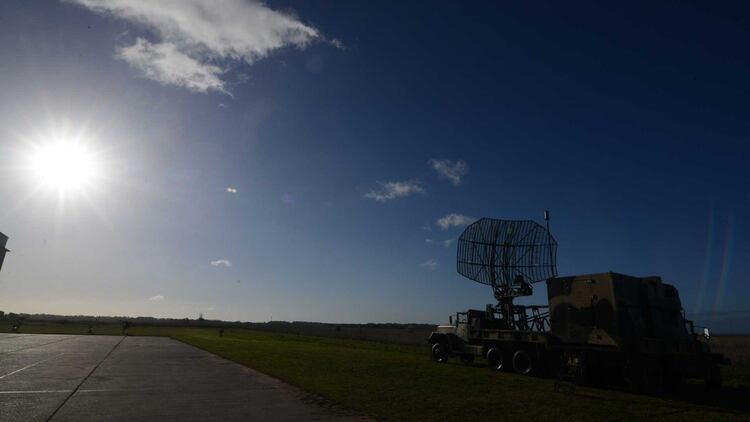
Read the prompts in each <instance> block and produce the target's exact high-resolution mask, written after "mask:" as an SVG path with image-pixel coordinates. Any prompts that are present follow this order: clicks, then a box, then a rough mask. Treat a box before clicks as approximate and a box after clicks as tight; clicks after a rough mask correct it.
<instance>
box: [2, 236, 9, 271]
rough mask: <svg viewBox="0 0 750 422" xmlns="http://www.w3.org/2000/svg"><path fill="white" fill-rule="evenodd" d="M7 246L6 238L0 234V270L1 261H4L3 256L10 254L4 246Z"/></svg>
mask: <svg viewBox="0 0 750 422" xmlns="http://www.w3.org/2000/svg"><path fill="white" fill-rule="evenodd" d="M7 244H8V236H6V235H4V234H3V233H0V269H2V268H3V261H5V254H6V253H8V252H10V250H9V249H8V248H6V247H5V245H7Z"/></svg>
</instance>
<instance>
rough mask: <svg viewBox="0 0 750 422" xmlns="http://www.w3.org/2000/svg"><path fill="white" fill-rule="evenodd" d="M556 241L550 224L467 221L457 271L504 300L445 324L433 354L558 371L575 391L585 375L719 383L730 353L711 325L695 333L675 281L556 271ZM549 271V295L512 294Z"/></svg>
mask: <svg viewBox="0 0 750 422" xmlns="http://www.w3.org/2000/svg"><path fill="white" fill-rule="evenodd" d="M545 220H547V221H548V220H549V214H548V213H547V212H545ZM556 251H557V243H556V242H555V240H554V239H553V237H552V235H551V234H550V232H549V224H547V227H546V228H545V227H543V226H542V225H540V224H537V223H535V222H533V221H529V220H523V221H514V220H496V219H490V218H482V219H480V220H477V221H476V222H474V223H472V224H471V225H469V226H468V227H467V228H466V230H465V231H464V233H463V234H462V235H461V237H460V238H459V241H458V254H457V269H458V273H459V274H461V275H463V276H465V277H467V278H469V279H471V280H474V281H476V282H478V283H482V284H486V285H488V286H490V287H491V288H492V291H493V295H494V297H495V299H496V300H497V304H495V305H493V304H490V305H487V307H486V309H485V310H475V309H470V310H468V311H466V312H458V313H457V314H456V319H455V321H453V318H452V317H451V318H450V321H451V324H450V325H441V326H439V327H438V329H437V331H436V332H433V333H432V334H431V335H430V337H429V340H428V342H429V343H430V344H431V347H432V358H433V360H435V361H437V362H445V361H447V360H448V358H450V357H459V358H461V359H463V360H464V361H466V362H472V361H473V360H474V358H475V357H484V358H486V359H487V363H488V365H489V367H490V368H492V369H495V370H507V369H511V370H513V371H515V372H517V373H520V374H533V373H536V374H549V375H554V374H557V375H558V377H559V382H558V384H557V385H558V386H559V387H566V388H569V389H570V391H573V390H574V388H575V384H576V383H577V382H579V381H586V382H597V383H600V382H604V383H611V382H612V381H616V382H618V383H619V382H622V383H625V384H626V385H628V386H629V387H631V388H632V389H634V390H637V391H651V392H659V391H662V390H664V389H665V388H670V387H675V386H677V385H679V384H681V383H682V382H683V381H684V380H685V379H686V378H700V379H703V380H705V382H706V385H708V386H709V387H714V388H716V387H719V386H720V385H721V372H720V371H719V367H718V365H719V364H721V363H728V361H727V360H726V359H725V358H724V357H723V356H721V355H719V354H716V353H711V350H710V347H709V342H708V340H709V335H708V332H707V330H706V331H705V333H704V334H702V335H699V334H696V333H695V331H694V326H693V322H692V321H689V320H687V319H685V317H684V312H683V309H682V305H681V302H680V297H679V293H678V291H677V289H676V288H675V287H674V286H672V285H669V284H666V283H663V282H662V280H661V278H659V277H631V276H626V275H623V274H618V273H613V272H608V273H600V274H588V275H578V276H572V277H558V276H557V268H556V261H555V254H556ZM541 281H545V282H546V283H547V298H548V305H538V306H520V305H515V304H513V299H514V298H516V297H520V296H528V295H531V293H532V285H533V284H534V283H538V282H541Z"/></svg>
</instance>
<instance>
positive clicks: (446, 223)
mask: <svg viewBox="0 0 750 422" xmlns="http://www.w3.org/2000/svg"><path fill="white" fill-rule="evenodd" d="M474 220H476V218H474V217H469V216H468V215H463V214H456V213H452V214H448V215H446V216H445V217H440V218H439V219H438V220H437V221H436V222H435V224H436V225H437V226H438V227H440V228H441V229H442V230H448V229H449V228H451V227H464V226H468V225H469V224H471V223H473V222H474Z"/></svg>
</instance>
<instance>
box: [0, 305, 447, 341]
mask: <svg viewBox="0 0 750 422" xmlns="http://www.w3.org/2000/svg"><path fill="white" fill-rule="evenodd" d="M0 321H7V322H12V323H16V324H21V325H22V324H23V323H24V322H54V323H58V324H67V323H70V324H84V325H101V324H127V325H128V326H129V327H132V326H138V325H140V326H168V327H215V328H244V329H250V330H259V331H274V332H283V333H293V334H299V335H312V336H325V337H338V338H349V339H359V340H376V341H387V342H395V343H409V344H418V343H423V342H425V341H426V339H427V336H429V333H430V332H432V331H433V330H434V329H435V326H434V325H431V324H397V323H367V324H331V323H323V322H309V321H271V322H242V321H221V320H212V319H204V318H202V317H201V318H196V319H190V318H181V319H178V318H154V317H126V316H92V315H51V314H23V313H20V314H16V313H12V312H9V313H5V312H3V311H0Z"/></svg>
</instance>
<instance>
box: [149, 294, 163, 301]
mask: <svg viewBox="0 0 750 422" xmlns="http://www.w3.org/2000/svg"><path fill="white" fill-rule="evenodd" d="M148 300H150V301H151V302H161V301H162V300H164V296H162V295H156V296H151V297H150V298H148Z"/></svg>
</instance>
